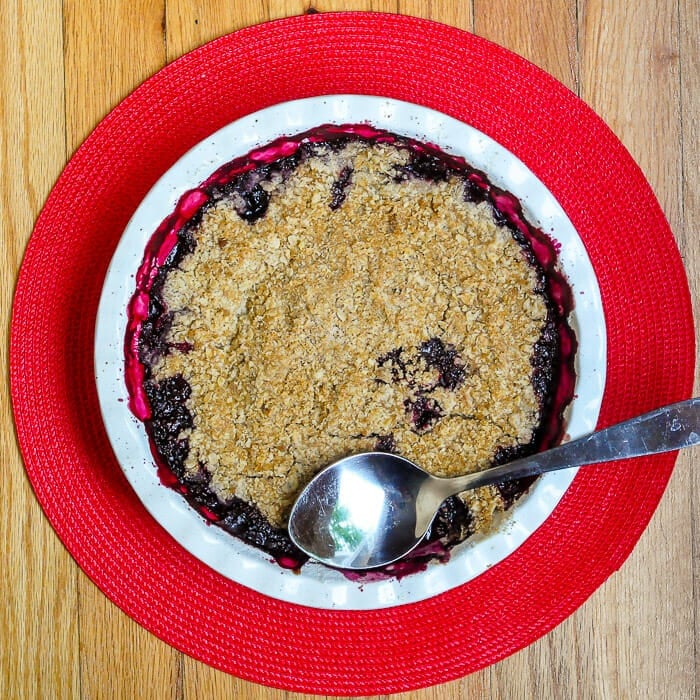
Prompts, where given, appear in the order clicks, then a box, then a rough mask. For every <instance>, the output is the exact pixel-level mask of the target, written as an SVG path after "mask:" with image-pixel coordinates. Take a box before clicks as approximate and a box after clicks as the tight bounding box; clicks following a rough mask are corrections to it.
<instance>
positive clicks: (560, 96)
mask: <svg viewBox="0 0 700 700" xmlns="http://www.w3.org/2000/svg"><path fill="white" fill-rule="evenodd" d="M339 93H356V94H357V93H362V94H373V95H380V96H386V97H393V98H397V99H402V100H406V101H410V102H415V103H419V104H422V105H426V106H428V107H432V108H434V109H437V110H440V111H442V112H444V113H446V114H449V115H450V116H453V117H456V118H457V119H460V120H462V121H464V122H467V123H469V124H471V125H472V126H474V127H476V128H477V129H480V130H481V131H483V132H485V133H487V134H488V135H490V136H491V137H493V138H494V139H496V140H497V141H499V142H500V143H501V144H503V145H504V146H505V147H507V148H508V149H510V150H511V151H512V152H514V153H515V154H516V155H517V156H519V157H520V158H521V159H522V160H523V161H524V162H525V163H526V164H527V165H528V166H529V167H530V168H531V169H532V170H533V171H534V172H535V173H536V174H537V175H538V176H539V177H540V179H541V180H542V181H543V182H544V183H545V184H546V185H547V186H548V187H549V189H550V190H551V191H552V193H553V194H554V195H555V197H557V199H558V200H559V202H560V203H561V205H562V206H563V208H564V209H565V211H566V212H567V214H568V215H569V217H570V218H571V220H572V222H573V224H574V226H575V227H576V228H577V230H578V231H579V233H580V235H581V238H582V239H583V241H584V243H585V245H586V247H587V249H588V252H589V255H590V257H591V260H592V262H593V266H594V268H595V271H596V274H597V276H598V281H599V285H600V289H601V293H602V298H603V304H604V310H605V317H606V325H607V333H608V343H609V349H608V368H607V377H608V379H607V386H606V391H605V396H604V400H603V406H602V412H601V416H600V421H599V423H600V425H601V426H603V425H606V424H610V423H612V422H616V421H618V420H622V419H625V418H628V417H630V416H632V415H634V414H636V413H639V412H642V411H644V410H648V409H651V408H654V407H656V406H658V405H661V404H664V403H670V402H672V401H676V400H680V399H683V398H686V397H688V396H689V392H690V391H691V386H692V377H693V367H694V360H695V349H694V334H693V320H692V312H691V307H690V299H689V293H688V287H687V282H686V279H685V274H684V270H683V266H682V263H681V260H680V256H679V254H678V251H677V248H676V246H675V243H674V240H673V237H672V234H671V232H670V230H669V227H668V224H667V223H666V221H665V219H664V216H663V214H662V212H661V210H660V208H659V206H658V204H657V202H656V199H655V198H654V195H653V193H652V192H651V190H650V188H649V186H648V184H647V183H646V181H645V179H644V177H643V175H642V173H641V172H640V170H639V169H638V168H637V166H636V165H635V163H634V162H633V161H632V159H631V158H630V156H629V154H628V153H627V152H626V151H625V149H624V148H623V146H622V145H621V144H620V142H619V141H618V140H617V139H616V138H615V136H614V135H613V134H612V133H611V132H610V130H609V129H608V128H607V127H606V126H605V125H604V124H603V122H602V121H601V120H600V119H599V118H598V117H597V116H596V115H595V114H594V113H593V112H592V111H591V110H590V109H589V108H588V107H586V106H585V105H584V104H583V103H582V102H581V101H580V100H578V99H577V98H576V97H575V96H574V95H573V94H572V93H571V92H569V91H568V90H567V89H566V88H565V87H563V86H562V85H561V84H560V83H558V82H557V81H555V80H554V79H553V78H551V77H550V76H548V75H546V74H545V73H543V72H542V71H541V70H539V69H538V68H536V67H534V66H532V65H531V64H529V63H528V62H526V61H525V60H523V59H522V58H519V57H518V56H515V55H514V54H512V53H510V52H508V51H506V50H504V49H502V48H500V47H498V46H495V45H493V44H491V43H489V42H486V41H484V40H482V39H479V38H477V37H474V36H472V35H470V34H467V33H465V32H462V31H459V30H456V29H453V28H450V27H446V26H443V25H439V24H436V23H431V22H427V21H422V20H418V19H413V18H408V17H401V16H395V15H377V14H364V13H362V14H360V13H343V14H321V15H310V16H303V17H295V18H291V19H286V20H281V21H277V22H271V23H268V24H264V25H259V26H256V27H252V28H249V29H245V30H242V31H239V32H236V33H235V34H232V35H230V36H226V37H223V38H222V39H219V40H217V41H215V42H213V43H210V44H208V45H206V46H204V47H202V48H200V49H198V50H196V51H194V52H192V53H190V54H188V55H186V56H184V57H182V58H181V59H179V60H177V61H175V62H174V63H173V64H171V65H169V66H167V67H166V68H165V69H163V70H162V71H160V72H159V73H158V74H156V75H155V76H154V77H153V78H151V79H150V80H148V81H147V82H146V83H144V84H143V85H142V86H141V87H139V88H138V89H137V90H136V91H135V92H134V93H133V94H132V95H131V96H130V97H128V98H127V99H126V100H124V102H122V103H121V104H120V105H119V106H118V107H117V108H116V109H115V110H114V111H113V112H112V113H111V114H110V115H109V116H108V117H107V118H106V119H104V121H102V122H101V123H100V124H99V126H98V127H97V128H96V129H95V131H94V132H93V133H92V135H91V136H90V137H89V138H88V139H87V140H86V141H85V143H84V144H83V146H82V147H81V148H80V149H79V150H78V152H77V153H76V154H75V156H74V157H73V158H72V160H71V161H70V163H69V164H68V165H67V167H66V169H65V171H64V172H63V174H62V176H61V177H60V179H59V180H58V182H57V183H56V186H55V188H54V189H53V191H52V193H51V195H50V197H49V199H48V201H47V203H46V206H45V208H44V210H43V212H42V214H41V216H40V217H39V220H38V221H37V224H36V228H35V230H34V234H33V236H32V238H31V240H30V243H29V246H28V248H27V252H26V257H25V260H24V263H23V266H22V270H21V273H20V277H19V281H18V285H17V292H16V297H15V304H14V312H13V320H12V337H11V357H10V359H11V386H12V399H13V405H14V410H15V417H16V424H17V433H18V437H19V441H20V445H21V449H22V452H23V455H24V459H25V463H26V468H27V472H28V474H29V478H30V480H31V482H32V484H33V486H34V489H35V491H36V495H37V497H38V499H39V501H40V502H41V504H42V506H43V508H44V511H45V512H46V515H47V517H48V518H49V520H50V521H51V524H52V525H53V527H54V528H55V530H56V532H57V533H58V535H59V536H60V538H61V539H62V541H63V542H64V543H65V545H66V547H67V548H68V549H69V551H70V552H71V553H72V555H73V556H74V557H75V559H76V561H77V562H78V564H79V565H80V566H81V567H82V569H83V570H84V571H85V572H86V573H87V574H88V575H89V576H90V577H91V578H92V580H93V581H94V582H95V583H96V584H97V586H99V587H100V589H101V590H102V591H104V593H105V594H106V595H107V596H108V597H109V598H110V599H111V600H113V601H114V602H115V603H116V604H117V605H118V606H119V607H121V608H122V609H123V610H124V611H125V612H126V613H127V614H128V615H130V616H131V617H132V618H134V619H135V620H136V621H138V622H139V623H140V624H142V625H143V626H144V627H146V628H147V629H149V630H151V631H152V632H153V633H154V634H156V635H158V636H159V637H160V638H162V639H163V640H165V641H166V642H168V643H169V644H172V645H173V646H175V647H177V648H178V649H180V650H182V651H184V652H186V653H187V654H190V655H191V656H193V657H196V658H198V659H200V660H202V661H204V662H206V663H208V664H211V665H212V666H215V667H218V668H220V669H223V670H225V671H228V672H230V673H233V674H235V675H238V676H240V677H243V678H246V679H250V680H254V681H257V682H259V683H264V684H269V685H273V686H278V687H282V688H287V689H291V690H299V691H307V692H317V693H328V694H339V695H360V694H375V693H388V692H395V691H401V690H407V689H410V688H416V687H421V686H426V685H430V684H434V683H439V682H443V681H447V680H450V679H453V678H456V677H459V676H462V675H464V674H467V673H469V672H472V671H475V670H477V669H479V668H482V667H484V666H486V665H487V664H490V663H493V662H495V661H498V660H499V659H502V658H503V657H504V656H506V655H508V654H510V653H512V652H514V651H516V650H517V649H520V648H522V647H523V646H525V645H527V644H528V643H530V642H532V641H534V640H535V639H537V638H538V637H540V636H541V635H543V634H545V633H546V632H548V631H549V630H550V629H551V628H552V627H554V626H555V625H557V624H558V623H559V622H560V621H561V620H563V619H564V618H565V617H566V616H567V615H569V614H570V613H571V612H572V611H573V610H575V609H576V608H577V607H578V606H579V605H581V603H583V601H584V600H585V599H586V598H587V597H588V596H589V595H590V594H591V593H592V592H593V591H594V590H595V589H596V588H597V587H598V586H599V585H600V584H601V583H602V582H603V581H604V580H605V579H606V578H607V577H608V576H609V575H610V574H611V573H612V572H613V571H615V570H616V569H617V568H618V567H619V566H620V565H621V563H622V562H623V560H624V559H625V558H626V557H627V555H628V554H629V552H630V551H631V549H632V547H633V546H634V544H635V543H636V541H637V539H638V538H639V536H640V534H641V532H642V531H643V529H644V527H645V526H646V524H647V522H648V520H649V518H650V517H651V515H652V513H653V511H654V508H655V507H656V505H657V503H658V501H659V499H660V497H661V495H662V493H663V490H664V487H665V485H666V482H667V480H668V477H669V476H670V473H671V469H672V466H673V462H674V456H673V455H664V456H659V457H653V458H645V459H641V460H638V461H637V462H636V463H635V469H634V471H631V470H630V469H629V467H625V468H619V469H618V468H616V467H615V466H614V465H613V466H606V467H604V468H596V467H591V468H588V469H586V470H583V471H582V472H580V473H579V475H578V476H577V478H576V479H575V481H574V483H573V485H572V486H571V488H570V489H569V491H568V492H567V494H566V495H565V497H564V499H563V500H562V502H561V503H560V505H559V506H558V507H557V509H556V510H555V512H554V513H553V515H552V516H551V517H550V518H549V519H548V520H547V521H546V523H545V524H544V525H543V526H542V527H541V528H540V529H539V530H538V531H536V532H535V534H534V535H532V536H531V537H530V538H529V539H528V540H527V541H526V542H525V544H524V545H523V546H522V547H520V548H519V549H518V550H517V552H516V553H515V554H513V555H512V556H510V557H509V558H507V559H506V560H505V561H503V562H501V563H500V564H498V565H497V566H495V567H493V568H492V569H490V570H489V571H488V572H486V573H485V574H483V575H482V576H480V577H478V578H477V579H475V580H474V581H472V582H470V583H468V584H466V585H464V586H461V587H459V588H457V589H454V590H452V591H450V592H448V593H445V594H442V595H440V596H437V597H435V598H432V599H429V600H426V601H423V602H420V603H415V604H412V605H405V606H400V607H395V608H390V609H388V610H381V611H366V612H348V611H346V612H335V611H334V612H331V611H324V610H317V609H311V608H306V607H301V606H295V605H290V604H288V603H283V602H280V601H277V600H273V599H271V598H267V597H265V596H263V595H260V594H258V593H256V592H254V591H251V590H249V589H247V588H244V587H243V586H240V585H237V584H235V583H232V582H231V581H229V580H227V579H225V578H223V577H222V576H220V575H218V574H217V573H215V572H214V571H212V570H211V569H209V568H208V567H206V566H205V565H203V564H201V563H200V562H199V561H198V560H196V559H194V558H193V557H192V556H190V555H189V554H187V553H186V552H185V551H184V550H182V549H181V548H180V547H179V546H178V545H177V544H176V543H175V542H174V541H173V540H172V539H171V538H170V537H169V536H168V535H167V534H166V533H165V532H164V531H163V530H162V529H161V528H160V527H159V526H158V525H157V524H156V523H155V522H154V521H153V520H152V519H151V517H150V516H149V515H148V514H147V513H146V511H145V509H144V508H143V507H142V506H141V504H140V503H139V501H138V500H137V498H136V496H135V495H134V493H133V492H132V491H131V489H130V488H129V486H128V485H127V482H126V480H125V478H124V476H123V475H122V472H121V471H120V469H119V466H118V464H117V463H116V460H115V458H114V456H113V455H112V452H111V449H110V446H109V443H108V441H107V437H106V434H105V432H104V428H103V426H102V423H101V421H100V418H99V415H100V413H99V409H98V403H97V395H96V390H95V386H94V380H93V366H92V364H93V360H92V357H93V332H94V323H95V314H96V310H97V304H98V299H99V295H100V291H101V286H102V282H103V278H104V274H105V271H106V269H107V265H108V263H109V260H110V258H111V255H112V253H113V251H114V248H115V246H116V244H117V241H118V240H119V237H120V236H121V234H122V231H123V230H124V227H125V226H126V224H127V222H128V220H129V218H130V217H131V215H132V214H133V212H134V210H135V209H136V207H137V206H138V204H139V203H140V201H141V199H142V198H143V196H144V195H145V194H146V192H147V191H148V190H149V188H150V187H151V186H152V185H153V184H154V182H155V181H156V179H157V178H158V177H159V176H160V175H161V174H162V173H163V172H164V171H165V170H166V169H167V168H168V167H169V166H170V165H171V164H172V163H173V162H174V161H176V160H177V159H178V158H179V157H180V156H181V155H182V154H183V153H184V152H185V151H186V150H187V149H189V148H190V147H191V146H193V145H194V144H195V143H197V142H198V141H200V140H201V139H202V138H204V137H205V136H207V135H208V134H210V133H212V132H213V131H215V130H216V129H218V128H220V127H221V126H223V125H225V124H227V123H229V122H231V121H233V120H234V119H236V118H238V117H241V116H243V115H245V114H248V113H250V112H253V111H256V110H258V109H261V108H263V107H267V106H269V105H272V104H276V103H279V102H282V101H286V100H290V99H296V98H301V97H309V96H315V95H320V94H339ZM638 483H644V484H645V487H644V489H643V490H640V489H638V488H637V484H638ZM630 503H634V508H630V507H629V506H630Z"/></svg>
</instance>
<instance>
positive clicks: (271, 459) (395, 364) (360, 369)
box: [125, 125, 576, 576]
mask: <svg viewBox="0 0 700 700" xmlns="http://www.w3.org/2000/svg"><path fill="white" fill-rule="evenodd" d="M571 306H572V297H571V293H570V289H569V287H568V285H567V284H566V281H565V279H564V277H563V276H562V275H561V274H560V273H559V272H558V270H557V267H556V250H555V246H554V245H553V243H552V241H551V240H550V239H549V238H547V236H545V235H544V234H543V233H542V232H541V231H539V230H537V229H535V228H534V227H532V226H531V225H530V224H529V223H528V222H527V221H526V219H525V217H524V215H523V213H522V208H521V206H520V204H519V202H518V201H517V199H516V198H515V197H514V196H513V195H511V194H509V193H508V192H505V191H503V190H500V189H499V188H497V187H495V186H494V185H493V184H492V183H491V182H489V180H488V178H487V177H486V176H485V175H484V173H482V172H479V171H477V170H475V169H473V168H471V167H470V166H469V165H468V164H467V163H466V162H465V161H464V160H463V159H461V158H458V157H455V156H452V155H449V154H447V153H444V152H443V151H441V150H440V149H438V148H436V147H435V146H432V145H429V144H425V143H420V142H418V141H415V140H412V139H409V138H405V137H402V136H399V135H396V134H391V133H388V132H386V131H382V130H379V129H376V128H374V127H372V126H369V125H345V126H329V125H326V126H323V127H319V128H317V129H314V130H312V131H308V132H305V133H303V134H298V135H296V136H292V137H285V138H281V139H278V140H277V141H275V142H273V143H272V144H269V145H268V146H266V147H265V148H261V149H258V150H256V151H254V152H251V153H250V154H248V155H247V156H245V157H242V158H238V159H236V160H234V161H232V162H230V163H228V164H227V165H225V166H223V167H222V168H220V169H219V170H217V171H216V172H215V173H214V174H213V175H212V176H211V177H210V178H209V179H208V180H207V181H206V182H204V183H203V184H202V185H201V186H200V187H198V188H196V189H195V190H192V191H190V192H188V193H186V194H185V195H184V196H183V197H182V198H181V200H180V201H179V203H178V205H177V207H176V209H175V211H174V212H173V213H172V215H171V216H170V217H168V218H167V219H166V220H165V221H164V222H163V223H162V224H161V226H160V227H159V229H158V230H157V231H156V232H155V233H154V235H153V237H152V239H151V241H150V243H149V245H148V248H147V250H146V253H145V256H144V260H143V263H142V265H141V268H140V269H139V271H138V274H137V280H136V291H135V294H134V296H133V298H132V300H131V304H130V307H129V325H128V330H127V337H126V345H125V348H126V378H127V385H128V388H129V395H130V402H131V403H130V405H131V409H132V411H133V412H134V413H135V414H136V415H137V417H139V418H140V419H141V420H143V421H144V423H145V425H146V428H147V431H148V434H149V437H150V440H151V444H152V449H153V453H154V456H155V459H156V461H157V464H158V467H159V470H160V474H161V479H162V481H163V482H164V483H165V484H166V485H168V486H171V487H172V488H175V489H177V490H179V491H180V492H181V493H182V494H183V496H184V497H186V498H187V499H188V500H189V501H190V503H191V504H192V505H193V506H194V507H195V508H196V509H197V510H198V511H199V512H200V513H202V515H203V516H204V517H206V518H208V519H209V520H210V521H212V522H214V523H216V524H217V525H219V526H220V527H222V528H224V529H226V530H227V531H229V532H230V533H232V534H233V535H235V536H237V537H239V538H241V539H242V540H244V541H245V542H247V543H249V544H251V545H253V546H255V547H258V548H260V549H263V550H264V551H266V552H268V553H269V554H271V555H272V556H273V557H274V558H275V559H276V560H277V561H278V562H279V563H280V564H281V565H282V566H286V567H290V568H296V567H299V566H301V565H302V564H303V563H304V561H305V556H304V555H302V554H301V553H300V552H299V551H298V550H297V549H296V548H295V546H294V545H293V544H292V542H291V540H290V539H289V537H288V534H287V532H286V529H285V525H286V518H287V516H288V513H289V511H290V509H291V506H292V503H293V501H294V499H295V497H296V495H297V494H298V492H299V491H300V490H301V488H303V486H304V485H305V483H306V482H307V481H308V480H309V479H310V478H311V477H312V476H313V474H315V473H316V472H317V471H318V470H319V469H321V468H322V467H323V466H325V465H326V464H328V463H330V462H332V461H335V460H336V459H338V458H340V457H342V456H344V455H346V454H348V453H350V452H359V451H367V450H386V451H392V452H397V453H399V454H401V455H403V456H405V457H407V458H409V459H411V460H414V461H415V462H417V463H418V464H420V465H422V466H423V467H425V468H427V469H429V470H430V471H432V472H433V473H435V474H437V475H439V476H454V475H457V474H461V473H465V472H468V471H472V470H477V469H483V468H485V467H488V466H490V465H492V464H494V463H501V462H503V461H506V460H510V459H513V458H515V457H517V456H520V455H524V454H526V453H531V452H534V451H537V450H540V449H544V448H546V447H548V446H550V445H552V444H554V443H555V442H557V441H558V440H559V439H560V437H561V434H562V430H563V418H562V415H563V411H564V409H565V407H566V405H567V404H568V402H569V401H570V400H571V398H572V394H573V386H574V369H573V361H574V354H575V349H576V341H575V337H574V334H573V332H572V331H571V328H570V327H569V325H568V323H567V315H568V313H569V311H570V310H571ZM529 483H530V482H527V483H525V482H520V483H510V484H504V485H501V486H497V487H488V488H484V489H480V490H478V491H475V492H469V493H468V494H464V495H462V496H460V497H455V498H452V499H450V500H449V501H447V502H446V503H445V504H444V506H443V507H442V509H441V511H440V513H439V515H438V517H437V519H436V520H435V522H434V524H433V526H432V528H431V531H430V533H429V535H428V537H427V539H426V544H425V546H423V547H422V548H420V549H419V550H417V551H416V552H414V553H413V555H412V557H411V559H410V560H409V561H406V562H399V563H397V564H394V565H391V567H388V569H387V570H386V571H384V572H380V575H399V576H400V575H404V574H406V573H409V572H411V571H415V570H416V569H418V568H421V567H423V566H425V563H426V561H428V560H429V559H431V558H436V557H437V558H441V559H446V558H447V557H448V556H449V554H448V553H449V549H450V548H451V547H452V546H454V545H455V544H456V543H458V542H461V541H463V540H464V539H466V538H467V537H469V536H470V535H472V534H474V533H475V532H486V531H488V530H489V528H491V527H492V525H493V522H494V519H496V518H497V516H498V513H500V512H502V511H504V510H507V509H508V508H510V507H511V506H512V504H513V503H514V502H515V500H516V499H517V498H518V497H520V495H522V493H524V492H525V490H527V488H528V487H529ZM372 575H373V576H376V575H377V573H376V572H373V574H372Z"/></svg>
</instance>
